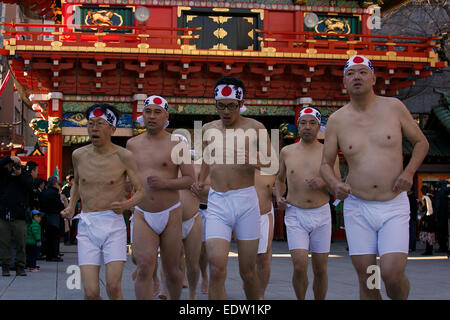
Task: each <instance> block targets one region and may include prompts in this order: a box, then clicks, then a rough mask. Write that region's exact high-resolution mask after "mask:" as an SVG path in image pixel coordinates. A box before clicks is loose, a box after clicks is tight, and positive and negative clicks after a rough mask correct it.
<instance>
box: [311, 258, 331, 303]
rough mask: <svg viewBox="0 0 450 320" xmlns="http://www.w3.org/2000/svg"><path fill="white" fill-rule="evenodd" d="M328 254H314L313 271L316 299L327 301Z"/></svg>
mask: <svg viewBox="0 0 450 320" xmlns="http://www.w3.org/2000/svg"><path fill="white" fill-rule="evenodd" d="M327 262H328V252H327V253H312V269H313V272H314V282H313V291H314V299H316V300H325V297H326V296H327V291H328V274H327Z"/></svg>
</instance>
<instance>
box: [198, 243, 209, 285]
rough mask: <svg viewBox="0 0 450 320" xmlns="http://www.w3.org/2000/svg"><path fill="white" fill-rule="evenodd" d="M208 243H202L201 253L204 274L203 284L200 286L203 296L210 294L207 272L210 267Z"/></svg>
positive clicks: (201, 268) (201, 266) (201, 269)
mask: <svg viewBox="0 0 450 320" xmlns="http://www.w3.org/2000/svg"><path fill="white" fill-rule="evenodd" d="M205 244H206V243H205V242H202V249H201V251H200V272H201V274H202V283H201V285H200V292H201V293H203V294H207V293H208V286H209V281H208V271H206V269H207V267H208V257H207V255H206V245H205Z"/></svg>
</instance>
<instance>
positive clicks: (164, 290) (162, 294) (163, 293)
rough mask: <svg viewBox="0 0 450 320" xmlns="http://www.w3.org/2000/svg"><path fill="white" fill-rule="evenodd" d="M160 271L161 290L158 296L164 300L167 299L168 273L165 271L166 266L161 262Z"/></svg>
mask: <svg viewBox="0 0 450 320" xmlns="http://www.w3.org/2000/svg"><path fill="white" fill-rule="evenodd" d="M159 273H160V276H161V291H160V292H159V294H158V298H160V299H162V300H167V292H168V290H167V285H166V275H165V272H164V266H163V265H162V264H161V268H159Z"/></svg>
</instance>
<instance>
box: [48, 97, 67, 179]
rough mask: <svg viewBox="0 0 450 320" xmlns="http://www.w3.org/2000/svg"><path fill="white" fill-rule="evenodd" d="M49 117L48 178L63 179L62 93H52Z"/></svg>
mask: <svg viewBox="0 0 450 320" xmlns="http://www.w3.org/2000/svg"><path fill="white" fill-rule="evenodd" d="M48 96H49V99H50V101H49V109H48V110H47V115H48V147H47V150H48V152H47V177H50V176H58V178H59V181H60V182H61V177H62V172H61V169H62V131H61V130H62V98H63V94H62V93H61V92H50V93H49V94H48Z"/></svg>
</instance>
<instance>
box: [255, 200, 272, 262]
mask: <svg viewBox="0 0 450 320" xmlns="http://www.w3.org/2000/svg"><path fill="white" fill-rule="evenodd" d="M269 213H270V214H272V228H273V226H274V223H275V217H274V211H273V205H272V209H270V211H269V212H266V213H264V214H262V215H261V221H260V226H261V228H260V234H259V243H258V254H261V253H266V252H267V248H268V246H269V233H270V229H269V228H270V223H269Z"/></svg>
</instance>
